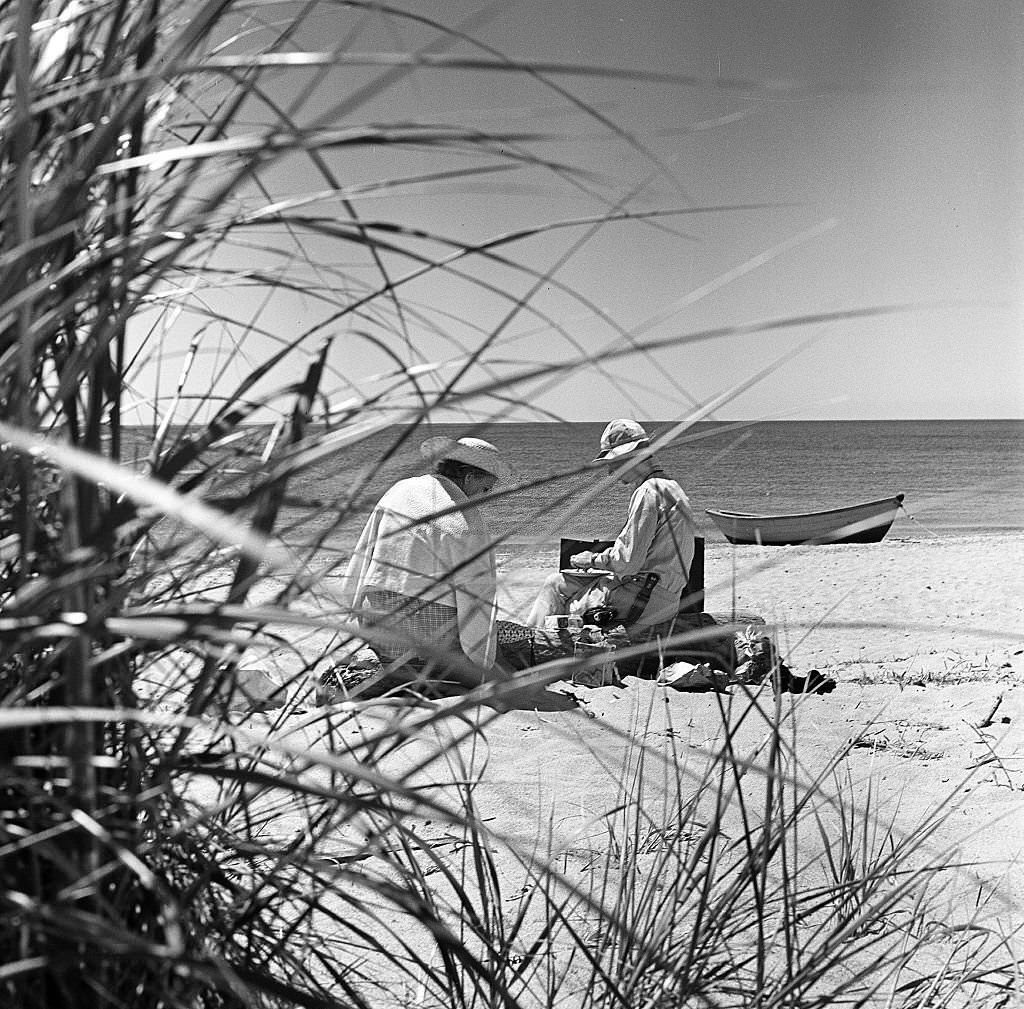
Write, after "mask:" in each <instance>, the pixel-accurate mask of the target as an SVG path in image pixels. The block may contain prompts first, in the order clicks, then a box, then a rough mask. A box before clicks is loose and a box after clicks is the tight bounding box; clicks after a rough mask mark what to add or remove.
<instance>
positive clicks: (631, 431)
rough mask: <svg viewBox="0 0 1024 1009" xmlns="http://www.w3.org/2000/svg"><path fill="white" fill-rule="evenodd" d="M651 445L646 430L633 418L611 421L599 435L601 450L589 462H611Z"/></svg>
mask: <svg viewBox="0 0 1024 1009" xmlns="http://www.w3.org/2000/svg"><path fill="white" fill-rule="evenodd" d="M650 447H651V439H650V438H649V437H648V436H647V432H646V431H645V430H644V429H643V427H641V425H639V424H638V423H637V422H636V421H635V420H626V419H625V418H620V419H619V420H613V421H611V422H610V423H609V424H608V426H607V427H606V428H605V429H604V432H603V433H602V435H601V451H600V452H598V454H597V455H596V456H595V457H594V458H593V459H592V460H591V462H612V461H613V460H615V461H618V460H620V459H625V458H627V457H629V456H631V455H635V454H636V453H637V452H642V451H644V450H645V449H649V448H650Z"/></svg>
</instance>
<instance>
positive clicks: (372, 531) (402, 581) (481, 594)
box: [341, 474, 497, 667]
mask: <svg viewBox="0 0 1024 1009" xmlns="http://www.w3.org/2000/svg"><path fill="white" fill-rule="evenodd" d="M439 513H443V514H439ZM374 589H378V590H383V591H390V592H400V593H401V594H402V595H405V596H412V597H414V598H416V599H420V600H422V601H424V602H436V603H443V604H444V605H446V606H451V607H453V608H454V609H455V611H456V612H457V614H458V626H459V642H460V644H461V646H462V650H463V652H465V654H466V656H467V657H468V658H469V659H471V660H472V661H473V662H476V663H478V664H479V665H481V666H485V667H489V666H491V665H492V664H493V663H494V658H495V653H496V650H497V630H496V628H497V573H496V570H495V561H494V550H493V540H492V538H491V534H490V531H489V530H488V528H487V522H486V520H485V519H484V516H483V513H482V512H481V511H480V509H479V508H478V507H477V506H476V505H474V504H472V503H470V501H469V498H467V497H466V495H465V494H464V493H463V492H462V490H460V488H459V487H458V486H457V485H456V484H454V483H453V482H452V481H451V480H449V479H447V478H446V477H443V476H438V475H436V474H425V475H423V476H417V477H410V478H408V479H406V480H399V481H398V483H396V484H395V485H394V486H393V487H391V488H390V490H388V491H387V492H386V493H385V494H384V496H383V497H382V498H381V499H380V501H378V502H377V505H376V506H375V507H374V509H373V511H372V512H371V514H370V517H369V519H368V520H367V522H366V525H365V526H364V527H363V531H362V533H361V534H360V536H359V541H358V542H357V543H356V548H355V551H354V553H353V554H352V558H351V560H350V561H349V565H348V569H347V571H346V572H345V577H344V579H343V582H342V587H341V598H342V602H343V604H344V605H346V606H348V607H351V608H352V609H353V610H354V611H358V609H359V608H360V607H361V606H362V603H363V597H364V596H365V594H366V593H367V592H370V591H373V590H374Z"/></svg>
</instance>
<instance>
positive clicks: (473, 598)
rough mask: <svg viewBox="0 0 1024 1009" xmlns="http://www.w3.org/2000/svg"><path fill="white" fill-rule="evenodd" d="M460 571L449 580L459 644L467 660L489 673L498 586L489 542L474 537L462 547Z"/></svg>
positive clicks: (495, 643) (495, 645)
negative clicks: (487, 670)
mask: <svg viewBox="0 0 1024 1009" xmlns="http://www.w3.org/2000/svg"><path fill="white" fill-rule="evenodd" d="M461 546H462V547H463V550H461V551H460V553H462V558H461V567H460V568H459V570H458V572H457V574H456V575H455V576H454V577H453V579H452V588H453V589H454V590H455V609H456V611H457V612H458V615H459V643H460V644H461V645H462V650H463V651H464V652H465V653H466V657H467V658H469V659H470V660H471V661H472V662H475V663H477V665H480V666H483V667H484V668H485V669H489V668H490V667H491V666H493V665H494V660H495V658H496V656H497V649H498V634H497V620H498V603H497V595H498V584H497V575H496V573H495V569H494V555H493V552H492V549H491V544H490V542H489V541H488V542H483V537H481V536H479V535H473V536H469V537H467V539H466V540H463V541H462V543H461Z"/></svg>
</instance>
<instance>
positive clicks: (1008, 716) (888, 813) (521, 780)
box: [277, 534, 1024, 942]
mask: <svg viewBox="0 0 1024 1009" xmlns="http://www.w3.org/2000/svg"><path fill="white" fill-rule="evenodd" d="M543 562H544V557H537V558H534V559H532V562H531V563H530V564H516V565H510V564H503V565H502V569H501V572H500V576H501V581H502V601H503V603H504V604H505V605H506V606H507V607H508V609H509V610H511V611H512V612H514V613H522V611H523V608H524V607H525V606H528V604H529V602H530V600H531V599H532V595H533V591H534V590H535V586H536V585H537V584H538V583H539V581H540V580H541V579H542V578H543V576H544V574H546V573H547V571H546V569H545V567H544V563H543ZM705 569H706V590H707V605H706V610H707V611H708V612H712V613H716V612H717V613H722V614H726V615H728V613H729V612H730V611H731V610H732V608H733V607H735V608H736V609H738V610H744V611H752V612H755V613H758V614H760V615H762V616H763V617H764V618H765V619H766V620H767V621H768V622H769V624H770V625H772V626H773V628H774V630H775V633H776V634H777V637H778V641H779V644H780V647H781V649H782V652H783V655H784V656H785V659H786V661H787V662H788V663H789V664H790V665H791V666H792V668H793V669H794V671H795V672H797V673H804V672H806V671H807V670H808V669H810V668H817V669H819V670H820V671H822V672H824V673H827V674H828V675H829V676H831V677H833V678H834V679H835V680H836V681H837V684H836V688H835V689H834V690H833V691H832V692H831V693H830V694H827V695H824V696H815V695H806V696H796V695H792V694H783V695H780V697H779V699H778V704H779V708H778V709H777V713H778V715H780V716H781V717H782V719H783V725H784V734H785V736H786V738H787V739H788V740H789V742H788V743H787V746H788V748H789V751H790V752H789V755H788V758H787V762H788V765H789V766H790V767H791V768H792V769H793V773H794V775H795V778H794V787H795V788H800V787H804V786H803V785H797V784H796V782H797V780H798V779H799V781H800V782H803V783H807V782H812V781H815V780H816V779H818V778H819V776H820V777H821V781H820V783H819V785H818V786H817V787H818V788H819V789H820V791H821V793H822V794H823V795H824V794H826V793H830V791H832V790H839V791H841V792H844V794H846V795H847V797H848V798H849V799H850V800H851V802H852V807H853V808H859V809H861V810H862V811H863V812H864V814H865V816H866V817H867V818H868V819H869V820H870V821H871V823H872V824H873V825H874V826H872V828H871V829H872V834H871V836H872V838H874V841H873V843H875V844H877V846H878V848H879V850H880V851H881V850H882V849H884V848H886V846H887V845H892V844H895V843H899V841H900V839H901V838H907V837H910V836H911V835H912V834H913V832H914V831H915V830H916V829H918V828H919V827H920V825H921V824H922V823H923V822H925V821H926V820H927V818H928V817H929V816H931V815H932V814H933V813H934V812H935V810H937V809H940V808H941V809H942V810H943V813H942V815H941V817H940V822H938V824H937V826H936V827H935V829H934V830H932V831H931V832H930V833H929V834H928V837H927V840H926V842H925V843H923V844H922V846H921V847H920V849H919V850H918V851H917V852H916V854H915V855H914V856H913V858H912V859H911V860H910V861H911V862H912V863H913V864H914V865H923V864H929V863H931V864H941V865H943V866H945V867H946V870H945V871H944V873H943V875H942V877H941V880H942V882H941V897H940V901H939V902H940V904H941V905H942V906H943V907H945V908H946V913H947V917H948V920H949V921H952V920H954V919H956V920H966V918H970V919H971V921H972V923H973V925H980V927H984V928H986V929H990V928H994V929H997V930H1000V931H1001V933H1003V932H1009V931H1010V930H1011V929H1012V928H1013V927H1014V925H1013V923H1014V922H1016V923H1019V922H1020V920H1021V917H1020V916H1021V908H1022V907H1024V575H1022V572H1024V534H1013V535H1005V536H984V537H982V536H976V537H964V538H956V539H941V540H939V539H935V540H891V541H885V542H883V543H880V544H872V545H842V546H825V547H820V546H819V547H810V548H800V547H785V548H772V549H761V548H755V547H742V548H732V547H730V546H728V545H727V544H712V545H711V546H709V547H708V548H707V551H706V556H705ZM328 581H329V580H328ZM324 587H325V588H327V589H329V585H325V586H324ZM306 696H307V697H308V694H307V695H306ZM439 703H440V704H441V706H442V707H444V706H445V705H446V704H451V705H455V704H457V703H458V702H457V701H451V702H448V701H442V702H439ZM775 705H776V699H775V698H773V695H772V691H771V687H770V686H769V685H763V686H761V687H759V688H755V689H754V690H753V691H748V690H747V689H746V688H733V690H732V691H731V692H730V693H729V694H726V695H721V694H708V693H686V692H682V691H675V690H671V689H666V688H664V687H660V686H657V685H656V684H654V683H653V682H650V681H642V680H638V679H636V678H631V677H627V678H626V679H625V680H624V681H623V683H622V685H620V686H614V687H613V686H607V687H600V688H594V689H589V688H583V687H579V686H573V685H571V684H570V683H568V682H566V681H564V680H560V681H556V682H554V683H552V684H550V685H548V686H547V687H546V688H544V687H540V688H531V689H526V690H523V691H522V692H521V693H520V694H519V695H517V696H516V697H515V699H514V700H513V701H512V702H511V704H505V705H502V706H500V708H499V707H498V706H495V705H486V704H485V705H482V706H480V707H479V708H475V709H470V710H469V711H467V712H464V716H465V715H469V716H470V717H471V719H472V720H473V721H474V723H475V724H477V725H478V726H479V729H480V732H479V734H472V735H471V736H470V737H467V738H465V739H463V741H462V742H461V743H459V744H458V745H457V746H456V747H455V751H454V752H457V753H458V754H459V757H458V759H457V760H453V759H452V757H451V753H452V750H451V746H452V743H451V739H450V737H449V736H448V734H447V730H445V729H443V728H438V727H437V725H436V724H435V725H434V726H433V727H432V728H431V729H430V730H429V731H426V732H424V733H419V734H414V736H413V738H411V739H409V740H408V741H407V742H406V744H405V745H403V746H402V747H400V748H399V750H398V751H396V754H395V755H394V758H393V762H392V763H391V764H390V765H388V769H390V770H392V771H393V772H394V773H396V774H399V773H401V774H404V773H405V771H406V770H408V768H410V767H412V766H414V765H416V766H420V761H423V762H424V763H423V764H422V766H420V770H419V771H418V772H417V774H418V775H419V776H421V777H422V780H423V782H424V784H426V783H428V782H429V783H430V784H431V785H433V784H435V783H436V782H437V780H438V779H437V777H436V775H437V774H439V773H441V772H443V771H444V769H445V767H447V768H448V772H449V773H450V772H451V769H452V768H453V767H456V766H457V767H459V768H460V773H461V774H465V775H467V776H469V777H471V778H473V779H474V780H476V782H477V785H476V787H475V791H474V801H475V803H476V806H477V809H478V811H479V813H480V815H481V816H483V817H484V819H485V820H486V823H487V824H488V827H489V829H491V830H493V831H494V832H495V834H496V835H498V836H500V837H502V838H505V839H507V840H509V841H510V842H512V844H513V846H514V847H515V848H517V849H518V850H519V851H520V852H523V851H535V850H537V848H538V846H539V847H540V848H543V849H545V850H547V851H549V852H550V853H552V854H553V855H554V856H555V860H556V861H557V863H558V865H559V866H560V870H561V871H564V873H565V874H566V877H567V878H568V879H570V881H573V882H575V883H578V884H579V885H581V886H582V887H584V888H585V887H586V886H587V885H588V884H587V882H586V880H587V879H589V878H590V876H588V874H590V873H593V871H594V866H595V865H597V864H606V862H607V858H608V857H609V844H611V843H612V841H611V838H612V837H613V835H614V828H613V827H612V826H611V825H610V818H614V815H615V814H613V812H612V811H613V810H615V809H616V808H617V807H619V806H620V804H621V803H622V800H623V795H624V790H625V791H628V790H629V787H630V781H629V779H630V771H629V768H631V767H635V765H636V762H637V759H638V757H639V755H640V754H641V753H643V754H646V757H645V759H647V760H648V761H649V763H648V773H647V774H646V776H645V778H644V782H643V784H642V785H641V786H640V794H641V795H642V804H643V806H644V807H645V809H646V810H648V811H649V813H650V816H651V817H652V820H657V819H658V817H659V816H660V817H664V818H670V817H671V808H672V806H673V803H674V802H675V803H678V802H679V801H680V797H681V796H685V794H686V792H687V788H688V787H691V786H692V784H693V783H694V782H698V781H700V780H701V779H702V776H703V775H705V774H707V773H708V768H709V767H710V766H711V763H712V762H713V760H714V755H715V754H716V753H717V752H718V751H719V750H720V748H721V745H722V743H723V740H724V739H725V738H726V736H728V737H729V738H730V739H731V743H732V745H733V747H734V748H735V749H736V751H737V752H738V753H740V754H744V755H746V756H747V758H749V760H750V766H751V768H752V769H755V773H756V768H757V767H758V766H759V762H760V761H762V760H763V759H764V746H765V740H766V738H768V732H767V729H768V725H769V721H770V720H771V718H773V717H774V713H775V712H776V708H775ZM359 707H360V706H358V705H357V706H354V707H348V706H342V709H339V711H338V712H337V717H340V718H341V719H342V724H343V725H344V726H345V727H346V728H345V730H344V731H342V732H338V730H337V723H336V722H334V721H333V717H334V716H332V718H330V719H328V720H329V721H332V724H333V731H334V732H335V735H334V736H333V737H332V738H333V739H334V740H335V743H334V744H333V745H335V746H336V745H337V741H338V740H339V739H343V738H344V737H345V736H346V734H348V735H352V736H354V737H355V738H358V739H364V738H366V736H367V735H368V734H370V735H372V734H373V733H374V732H376V731H378V730H383V731H387V726H388V725H389V724H391V722H390V720H391V719H393V718H394V717H395V709H394V708H392V707H391V706H390V705H389V703H388V702H387V701H378V702H375V703H373V704H370V705H367V706H365V707H363V708H362V710H359ZM324 710H326V709H324ZM474 710H475V711H476V714H475V715H474V714H473V711H474ZM324 724H325V722H324V720H323V717H322V716H318V715H317V714H316V713H315V711H313V710H312V709H309V708H306V710H305V712H304V713H298V714H295V715H294V716H288V717H286V718H285V719H284V720H283V723H282V722H279V723H278V729H277V731H279V732H281V733H282V738H283V739H285V740H287V741H289V742H292V743H295V742H298V743H299V744H300V745H301V746H303V747H309V748H310V749H312V750H316V749H317V748H318V747H320V746H323V745H324V739H323V728H324ZM446 747H447V748H448V750H447V752H448V754H449V755H448V756H447V757H444V758H443V759H441V758H438V759H439V761H440V762H433V761H432V757H434V756H436V755H438V754H440V753H442V752H445V748H446ZM432 776H435V777H433V778H432ZM443 792H444V790H443V789H442V790H441V793H442V794H443ZM633 798H636V793H634V795H633ZM735 815H736V814H735V811H732V812H730V813H729V814H728V816H735ZM727 822H728V817H727ZM293 826H294V825H293ZM803 843H804V848H805V855H806V858H807V864H808V866H815V867H816V868H815V869H814V870H813V871H823V870H822V866H823V864H824V862H823V855H824V852H825V850H826V849H827V848H828V846H829V844H830V843H832V841H831V839H830V838H829V837H828V832H827V829H826V830H824V831H823V833H822V834H821V835H820V836H818V837H816V838H814V837H807V836H806V835H805V836H804V840H803ZM452 850H453V853H454V852H455V851H456V848H455V847H453V849H452ZM498 866H499V870H500V872H501V884H502V886H503V887H504V888H506V890H507V892H516V891H517V889H518V890H521V889H522V888H523V887H524V886H526V887H528V886H529V885H530V884H529V882H528V880H525V878H524V868H523V865H522V864H521V862H520V861H519V859H518V858H514V857H504V856H498ZM808 871H812V870H811V869H808ZM943 920H945V919H943ZM973 925H972V927H973ZM936 941H937V942H941V941H945V940H943V939H942V938H941V937H938V938H937V940H936Z"/></svg>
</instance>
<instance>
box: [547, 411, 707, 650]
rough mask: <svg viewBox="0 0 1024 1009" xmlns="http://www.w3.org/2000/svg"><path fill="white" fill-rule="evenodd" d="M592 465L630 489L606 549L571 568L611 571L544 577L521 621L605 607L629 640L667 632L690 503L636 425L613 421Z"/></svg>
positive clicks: (687, 537)
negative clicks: (601, 465)
mask: <svg viewBox="0 0 1024 1009" xmlns="http://www.w3.org/2000/svg"><path fill="white" fill-rule="evenodd" d="M593 462H594V463H604V464H605V465H606V466H607V467H608V473H609V475H615V476H617V477H618V479H619V482H620V483H624V484H627V485H628V486H632V487H633V494H632V497H631V498H630V501H629V513H628V515H627V516H626V522H625V525H624V526H623V527H622V531H621V532H620V533H619V535H618V536H617V537H616V539H615V542H614V543H613V544H612V545H611V546H610V547H608V548H607V549H606V550H602V551H600V552H596V553H594V552H591V551H584V552H582V553H579V554H574V555H573V556H572V557H571V558H570V563H571V565H572V566H573V567H574V568H579V569H581V570H583V569H587V568H593V569H598V570H603V571H607V572H611V574H607V575H604V576H594V575H583V574H580V575H575V574H557V575H551V576H550V577H549V578H548V579H547V580H546V582H545V583H544V587H543V588H542V589H541V591H540V593H539V594H538V596H537V599H536V601H535V602H534V604H533V609H532V610H531V611H530V616H529V617H528V619H527V623H529V624H530V625H532V626H534V627H542V626H543V625H544V619H545V617H547V616H549V615H552V614H559V613H569V612H573V613H582V612H584V611H585V610H587V609H590V608H593V607H597V606H608V607H611V608H612V609H613V610H614V611H615V613H616V616H617V619H618V621H619V622H621V623H623V624H625V625H626V630H627V632H628V633H629V634H630V637H631V638H634V639H635V640H642V639H649V638H651V637H653V636H654V635H655V634H663V633H669V632H670V629H671V622H672V621H673V620H674V618H675V615H676V614H677V613H678V612H679V604H680V600H681V598H682V594H683V591H684V590H685V588H686V582H687V577H688V573H689V570H690V564H691V563H692V562H693V553H694V535H695V533H696V524H695V522H694V518H693V512H692V510H691V508H690V502H689V500H688V499H687V497H686V495H685V494H684V493H683V489H682V488H681V487H680V486H679V484H678V483H676V482H675V480H670V479H669V478H668V477H667V476H666V475H665V472H664V470H663V469H662V467H661V465H660V464H659V463H658V460H657V459H656V458H655V456H654V455H653V454H652V452H651V442H650V438H648V436H647V432H646V431H645V430H644V429H643V427H642V426H641V425H640V424H638V423H637V422H636V421H633V420H625V419H620V420H613V421H612V422H611V423H610V424H609V425H608V426H607V427H606V428H605V429H604V433H603V434H602V435H601V450H600V452H599V453H598V455H597V457H596V458H595V459H594V460H593Z"/></svg>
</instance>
